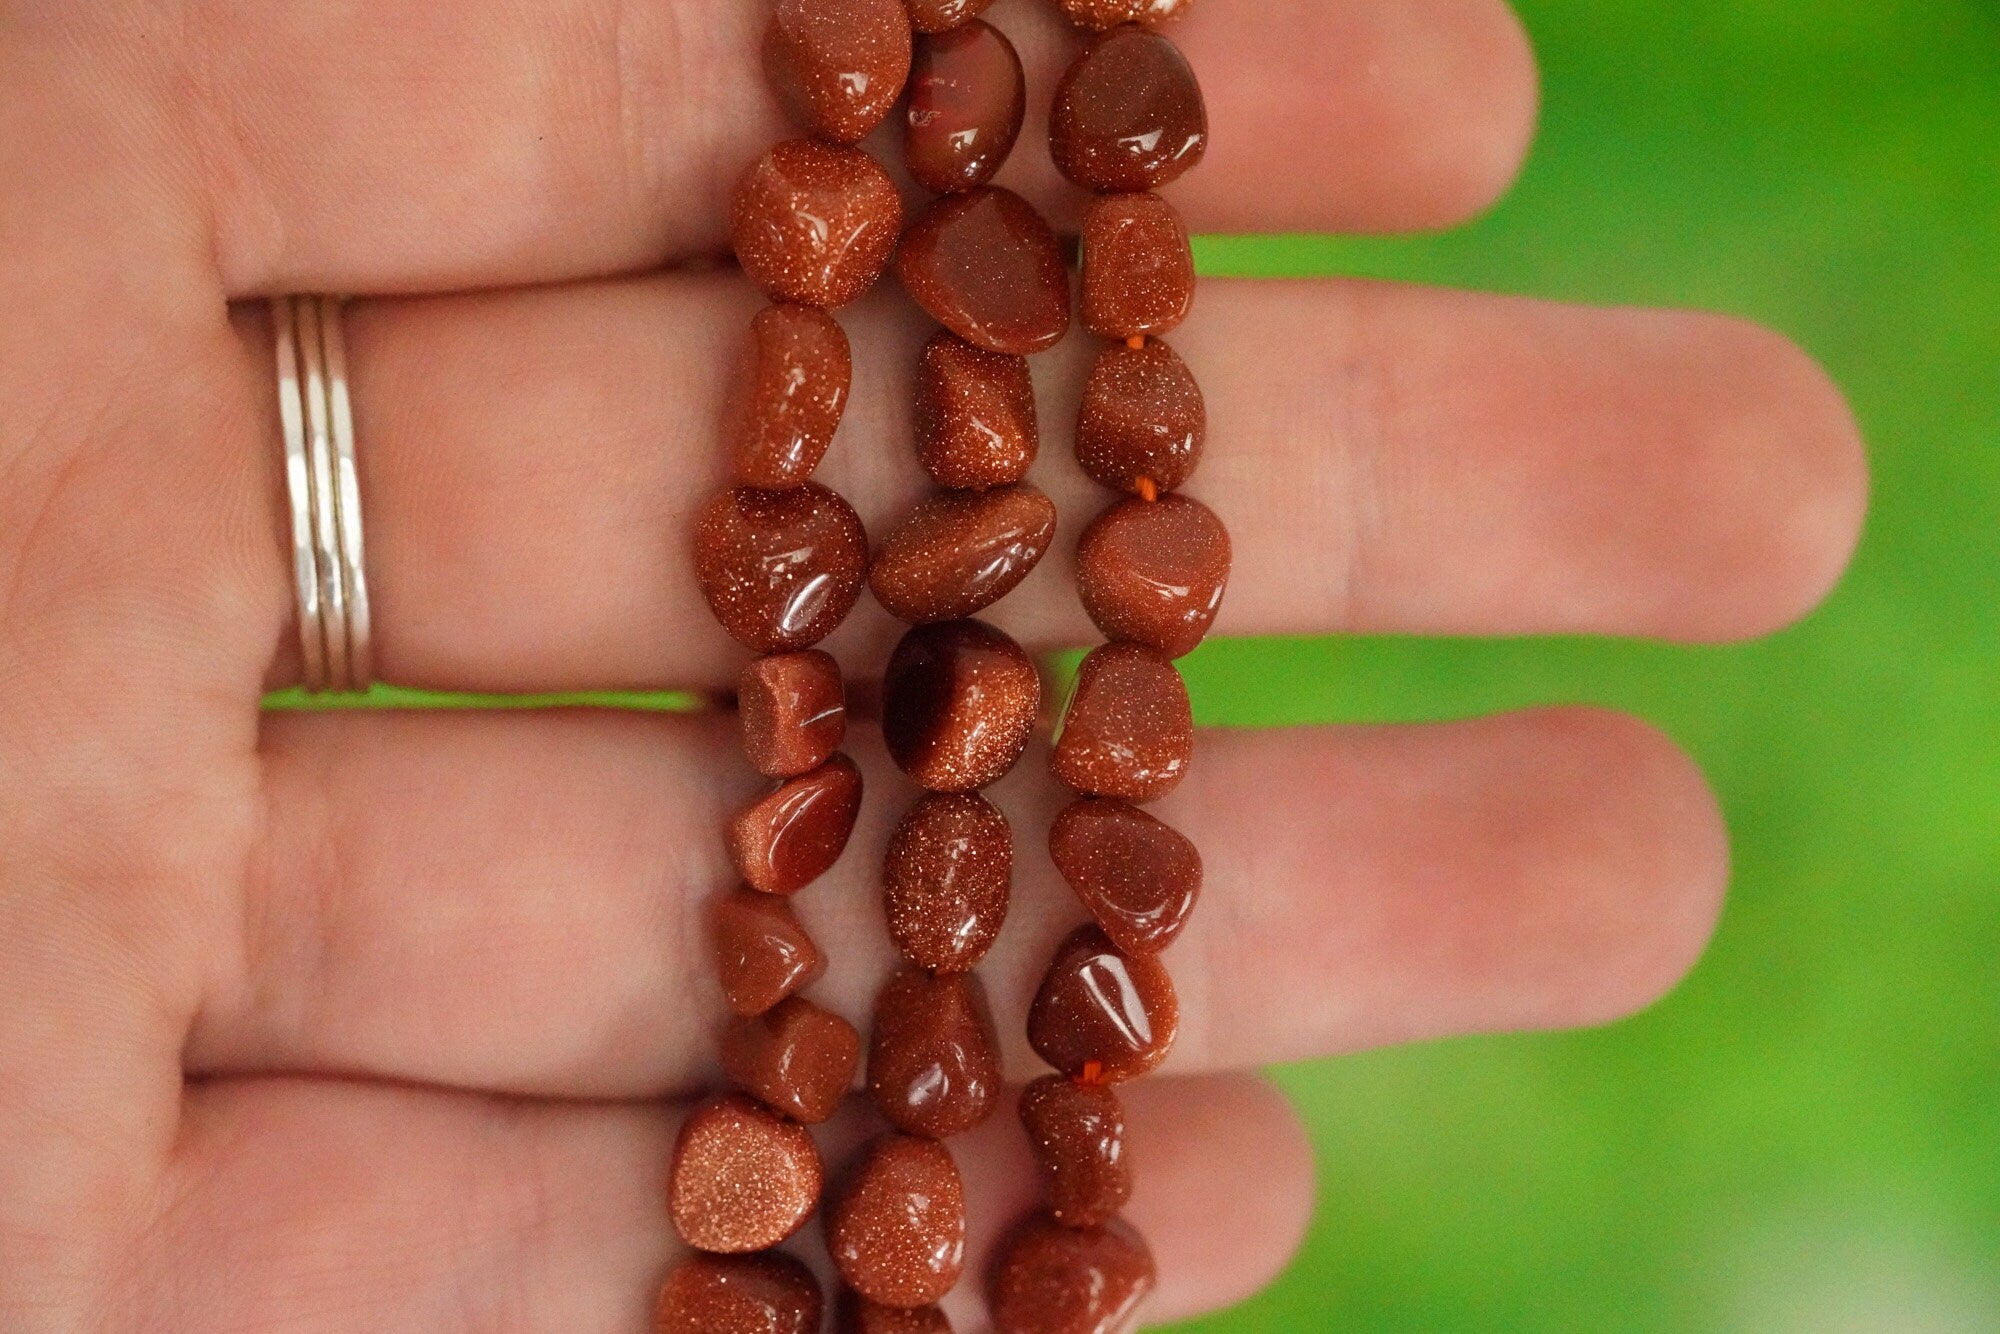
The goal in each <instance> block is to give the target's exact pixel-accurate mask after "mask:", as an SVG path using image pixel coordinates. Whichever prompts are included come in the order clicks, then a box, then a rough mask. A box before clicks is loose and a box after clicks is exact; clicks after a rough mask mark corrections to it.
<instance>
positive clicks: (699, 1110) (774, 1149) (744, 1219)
mask: <svg viewBox="0 0 2000 1334" xmlns="http://www.w3.org/2000/svg"><path fill="white" fill-rule="evenodd" d="M822 1183H823V1171H822V1168H821V1166H820V1158H819V1150H818V1149H817V1148H815V1147H814V1146H813V1140H812V1136H811V1135H809V1134H807V1133H806V1131H805V1127H803V1126H800V1125H797V1124H795V1123H794V1122H791V1121H787V1120H786V1119H785V1118H784V1117H782V1116H779V1115H778V1114H777V1113H776V1112H773V1111H771V1110H769V1109H768V1108H765V1107H762V1106H759V1105H758V1103H757V1102H756V1101H755V1100H754V1099H752V1098H749V1097H746V1096H744V1095H743V1094H741V1093H725V1094H722V1095H721V1096H719V1097H714V1098H710V1099H709V1100H708V1101H706V1102H704V1103H701V1104H700V1105H699V1106H697V1107H696V1108H695V1109H694V1110H693V1111H691V1112H689V1113H688V1115H687V1120H685V1121H683V1122H682V1123H681V1133H680V1138H679V1139H678V1140H676V1141H675V1143H674V1160H673V1166H672V1168H671V1169H670V1170H669V1176H668V1186H667V1205H668V1211H669V1212H670V1213H671V1214H672V1216H673V1220H674V1226H675V1227H676V1228H677V1229H678V1230H679V1232H680V1234H681V1240H682V1241H685V1242H686V1243H687V1244H688V1245H690V1246H692V1247H694V1248H695V1249H696V1250H698V1251H715V1252H718V1253H722V1254H728V1255H740V1254H743V1253H745V1252H748V1251H761V1250H765V1249H767V1248H769V1247H772V1246H775V1245H777V1244H778V1243H779V1242H781V1241H783V1240H784V1239H785V1238H787V1237H789V1236H791V1235H792V1234H793V1233H794V1232H797V1231H798V1230H799V1229H800V1228H801V1227H803V1226H805V1222H806V1219H808V1218H810V1217H812V1212H813V1209H814V1208H815V1207H816V1206H817V1205H818V1204H819V1195H820V1187H821V1185H822Z"/></svg>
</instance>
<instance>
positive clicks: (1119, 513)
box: [1076, 495, 1230, 658]
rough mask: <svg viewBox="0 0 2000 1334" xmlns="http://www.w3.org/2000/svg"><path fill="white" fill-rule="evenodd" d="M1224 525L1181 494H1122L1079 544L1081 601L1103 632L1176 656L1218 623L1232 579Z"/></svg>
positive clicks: (1078, 580)
mask: <svg viewBox="0 0 2000 1334" xmlns="http://www.w3.org/2000/svg"><path fill="white" fill-rule="evenodd" d="M1229 558H1230V549H1229V530H1228V529H1227V528H1224V527H1223V526H1222V520H1220V519H1218V518H1216V517H1215V511H1214V510H1211V509H1210V508H1209V507H1208V506H1206V505H1204V504H1202V503H1201V502H1200V501H1199V500H1195V499H1193V498H1192V497H1189V496H1184V495H1166V496H1161V497H1160V498H1159V499H1158V500H1155V501H1152V502H1151V503H1148V502H1147V501H1144V500H1140V499H1138V498H1136V497H1134V498H1132V499H1128V500H1121V501H1119V502H1118V503H1117V504H1115V505H1113V506H1112V507H1111V508H1110V509H1108V510H1106V511H1104V513H1102V514H1100V515H1098V516H1097V518H1096V520H1095V521H1093V522H1092V523H1091V525H1090V527H1089V528H1087V529H1085V530H1084V534H1083V541H1082V542H1081V543H1079V544H1078V546H1077V549H1076V586H1077V591H1078V592H1079V593H1080V594H1081V595H1082V598H1083V608H1084V610H1085V611H1087V612H1089V613H1090V619H1091V620H1093V621H1095V622H1096V623H1097V628H1098V629H1100V630H1102V631H1103V632H1104V634H1105V637H1106V638H1108V639H1129V640H1132V641H1133V642H1134V643H1139V644H1144V645H1146V646H1147V647H1148V648H1151V649H1155V650H1157V651H1158V652H1159V653H1160V654H1161V655H1162V656H1164V657H1168V658H1178V657H1181V656H1182V655H1183V654H1187V653H1192V652H1194V650H1195V647H1196V646H1197V645H1199V644H1200V643H1201V641H1202V640H1203V639H1204V638H1205V637H1206V636H1207V635H1208V629H1209V627H1210V626H1211V625H1214V624H1215V613H1216V612H1217V611H1219V610H1220V609H1221V607H1222V593H1223V590H1224V589H1225V588H1227V587H1228V586H1229Z"/></svg>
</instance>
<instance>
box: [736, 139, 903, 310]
mask: <svg viewBox="0 0 2000 1334" xmlns="http://www.w3.org/2000/svg"><path fill="white" fill-rule="evenodd" d="M902 227H903V201H902V199H901V197H900V196H898V195H897V193H896V184H895V182H894V181H891V180H890V179H889V173H888V172H886V171H883V170H882V167H881V165H880V164H879V163H877V162H876V161H875V159H874V158H872V157H869V156H868V154H866V153H864V152H862V151H861V150H860V149H858V148H850V147H848V146H847V145H845V144H823V143H820V142H818V141H817V140H813V139H788V140H786V141H785V142H784V143H781V144H779V145H777V146H776V147H774V148H773V149H771V151H770V152H768V153H766V154H764V156H763V157H761V158H759V159H757V161H756V162H754V163H752V164H751V166H750V169H749V170H748V171H746V172H745V173H744V174H743V179H742V181H741V182H740V183H739V184H738V185H737V187H736V199H735V202H734V204H733V205H732V207H731V210H730V220H729V234H730V238H731V240H732V241H733V242H734V243H735V246H736V258H737V260H738V262H739V263H741V264H742V265H743V272H744V273H746V274H748V275H749V278H750V281H751V282H754V283H756V284H757V285H758V286H759V287H761V288H763V289H764V290H765V291H766V292H769V293H770V294H771V295H772V296H774V297H777V298H778V299H780V300H782V301H800V302H804V303H805V304H806V305H808V306H821V307H824V308H826V309H828V310H831V309H832V308H834V307H835V306H844V305H846V304H847V303H848V302H850V301H852V300H854V298H855V297H857V296H860V295H861V294H862V293H863V292H865V291H867V290H868V288H869V287H870V286H871V285H872V284H873V283H874V281H875V280H876V279H877V278H879V277H881V276H882V270H883V269H884V268H885V267H886V266H887V265H888V263H889V256H890V254H891V253H892V252H893V251H894V250H895V248H896V237H897V235H898V234H899V233H900V232H901V231H902Z"/></svg>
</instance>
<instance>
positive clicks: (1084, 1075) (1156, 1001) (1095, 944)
mask: <svg viewBox="0 0 2000 1334" xmlns="http://www.w3.org/2000/svg"><path fill="white" fill-rule="evenodd" d="M1179 1030H1180V1002H1179V1001H1178V1000H1176V999H1175V996H1174V984H1173V980H1172V979H1171V978H1169V977H1168V976H1167V970H1166V969H1165V968H1164V967H1163V966H1162V965H1161V963H1160V961H1159V959H1158V958H1156V957H1154V956H1153V955H1150V954H1126V953H1124V952H1123V951H1121V950H1120V949H1119V948H1118V947H1117V946H1116V945H1113V944H1112V943H1111V938H1110V937H1109V936H1107V935H1105V934H1104V932H1103V930H1102V929H1101V928H1099V927H1097V926H1080V927H1078V928H1077V929H1076V930H1074V931H1072V932H1070V933H1069V935H1068V936H1066V937H1064V938H1063V942H1062V944H1061V945H1060V946H1059V947H1057V949H1056V955H1055V958H1054V959H1053V960H1052V961H1051V962H1050V963H1049V969H1048V972H1047V973H1046V974H1045V975H1044V976H1043V978H1042V984H1041V988H1040V989H1039V990H1038V991H1036V993H1035V999H1034V1003H1033V1004H1032V1005H1030V1006H1029V1008H1028V1045H1029V1046H1031V1047H1033V1048H1034V1049H1035V1052H1036V1054H1037V1055H1039V1056H1040V1057H1041V1058H1042V1059H1043V1060H1045V1061H1047V1062H1048V1063H1049V1064H1050V1065H1052V1066H1054V1067H1055V1068H1056V1069H1057V1070H1059V1071H1061V1072H1062V1073H1063V1074H1065V1075H1068V1076H1069V1077H1070V1078H1071V1079H1082V1080H1085V1081H1086V1082H1089V1083H1106V1084H1115V1083H1119V1082H1122V1081H1124V1080H1127V1079H1136V1078H1138V1077H1139V1076H1140V1075H1143V1074H1146V1073H1148V1072H1149V1071H1151V1070H1153V1069H1154V1068H1156V1067H1157V1066H1158V1065H1159V1064H1160V1062H1162V1061H1164V1060H1166V1059H1167V1053H1168V1052H1169V1051H1171V1050H1172V1049H1173V1045H1174V1037H1175V1035H1176V1034H1177V1033H1178V1032H1179Z"/></svg>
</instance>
